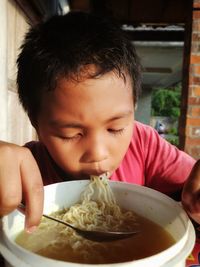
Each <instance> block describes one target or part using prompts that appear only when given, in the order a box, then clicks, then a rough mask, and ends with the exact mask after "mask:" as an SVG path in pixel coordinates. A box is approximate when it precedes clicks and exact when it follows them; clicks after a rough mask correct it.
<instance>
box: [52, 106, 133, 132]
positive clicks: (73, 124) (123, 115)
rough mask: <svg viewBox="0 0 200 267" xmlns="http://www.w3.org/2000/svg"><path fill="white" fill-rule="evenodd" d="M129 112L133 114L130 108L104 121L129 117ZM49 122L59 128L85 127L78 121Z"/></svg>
mask: <svg viewBox="0 0 200 267" xmlns="http://www.w3.org/2000/svg"><path fill="white" fill-rule="evenodd" d="M131 114H133V111H130V110H129V111H126V112H122V113H119V114H118V115H115V116H114V117H112V118H109V119H108V120H106V121H105V123H109V122H112V121H115V120H119V119H123V118H126V117H129V116H130V115H131ZM49 124H50V125H51V126H53V127H60V128H77V129H78V128H84V127H85V126H84V125H83V124H81V123H78V122H69V123H66V122H64V121H60V120H52V121H50V123H49Z"/></svg>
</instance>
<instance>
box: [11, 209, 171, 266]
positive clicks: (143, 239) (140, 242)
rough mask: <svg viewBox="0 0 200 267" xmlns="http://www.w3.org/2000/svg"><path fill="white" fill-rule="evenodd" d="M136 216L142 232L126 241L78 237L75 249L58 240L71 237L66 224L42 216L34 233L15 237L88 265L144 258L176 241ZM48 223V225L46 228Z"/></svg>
mask: <svg viewBox="0 0 200 267" xmlns="http://www.w3.org/2000/svg"><path fill="white" fill-rule="evenodd" d="M136 218H137V223H138V224H139V225H140V228H141V232H140V233H139V234H136V235H135V236H133V237H130V238H127V239H124V240H118V241H112V242H101V243H98V242H93V241H88V240H85V239H83V238H82V237H79V240H78V241H77V249H73V248H72V247H71V246H70V245H69V244H66V243H64V242H61V243H59V240H62V241H63V240H64V239H65V240H66V239H67V238H68V237H67V236H65V235H63V233H61V232H62V230H63V229H64V228H65V226H63V225H61V224H57V223H55V222H52V221H49V220H48V222H47V220H46V219H43V223H41V225H40V226H39V228H38V229H37V230H36V231H35V232H34V233H32V234H28V233H26V232H25V231H23V232H21V233H20V234H19V235H18V236H17V238H16V243H17V244H19V245H20V246H22V247H24V248H25V249H28V250H30V251H33V252H35V253H37V254H39V255H42V256H45V257H48V258H52V259H55V260H62V261H68V262H75V263H86V264H105V263H120V262H126V261H132V260H137V259H142V258H145V257H148V256H152V255H154V254H157V253H159V252H161V251H163V250H165V249H167V248H169V247H170V246H172V245H173V244H175V240H174V239H173V237H172V236H171V235H170V234H169V233H168V232H167V231H166V230H165V229H164V228H162V227H161V226H159V225H157V224H156V223H154V222H152V221H150V220H149V219H147V218H144V217H142V216H140V215H137V214H136ZM47 223H48V227H45V225H46V224H47ZM126 223H127V222H126ZM133 227H134V226H133ZM70 230H71V229H70ZM71 231H73V230H71ZM52 240H56V241H55V242H52ZM50 242H51V244H50Z"/></svg>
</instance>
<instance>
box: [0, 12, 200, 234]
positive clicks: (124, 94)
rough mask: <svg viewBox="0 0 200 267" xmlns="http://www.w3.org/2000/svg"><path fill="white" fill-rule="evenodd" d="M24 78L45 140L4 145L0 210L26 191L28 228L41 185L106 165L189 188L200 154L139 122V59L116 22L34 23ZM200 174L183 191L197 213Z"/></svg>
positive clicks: (152, 183) (120, 175)
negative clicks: (195, 155) (192, 154)
mask: <svg viewBox="0 0 200 267" xmlns="http://www.w3.org/2000/svg"><path fill="white" fill-rule="evenodd" d="M17 82H18V93H19V98H20V101H21V103H22V105H23V107H24V109H25V110H26V112H27V113H28V116H29V118H30V120H31V123H32V125H33V126H34V127H35V129H36V131H37V133H38V137H39V140H40V142H30V143H28V144H26V145H25V147H19V146H17V145H14V144H8V143H3V142H2V143H1V146H0V209H1V215H3V214H6V213H8V212H10V211H12V210H13V209H14V208H16V207H17V205H18V204H19V203H20V201H21V200H22V198H23V199H24V200H25V202H26V206H27V210H26V228H27V230H28V231H30V232H31V231H33V230H34V228H35V227H36V226H37V225H38V223H39V221H40V218H41V214H42V207H43V183H44V184H49V183H55V182H60V181H67V180H73V179H88V178H89V177H90V175H100V174H103V173H105V172H108V173H109V175H110V179H112V180H118V181H125V182H131V183H137V184H140V185H145V186H149V187H151V188H154V189H156V190H159V191H161V192H163V193H165V194H168V195H173V194H174V193H176V192H178V191H181V190H182V188H183V185H184V183H185V181H186V179H187V178H188V176H189V174H190V171H191V169H192V167H193V165H194V164H195V160H194V159H192V158H191V157H190V156H188V155H187V154H186V153H184V152H182V151H179V150H178V149H177V148H175V147H174V146H172V145H170V144H169V143H167V142H166V141H165V140H164V139H162V138H161V137H159V135H158V134H157V133H156V131H155V130H154V129H152V128H150V127H149V126H147V125H143V124H141V123H139V122H136V121H134V107H135V104H136V102H137V96H138V91H139V89H140V64H139V61H138V58H137V56H136V53H135V50H134V48H133V46H132V44H131V42H130V41H129V40H128V38H127V37H126V36H125V34H124V33H123V32H122V30H121V29H120V28H119V27H118V26H117V25H115V24H114V23H111V22H109V21H107V20H106V19H103V18H99V17H95V16H93V15H89V14H84V13H81V12H71V13H69V14H67V15H65V16H56V17H53V18H51V19H50V20H49V21H47V22H45V23H43V24H41V25H38V26H37V27H35V28H34V29H31V30H30V31H29V33H28V34H27V36H26V38H25V41H24V44H23V46H22V51H21V54H20V55H19V58H18V76H17ZM198 172H199V167H198V163H197V165H196V166H195V168H194V170H193V172H192V174H191V177H190V178H189V179H188V181H187V183H186V184H185V187H184V191H183V194H182V196H183V197H182V202H183V204H184V206H185V208H186V210H187V211H188V213H190V215H191V216H193V215H194V216H193V218H195V219H196V220H197V221H198V218H197V216H198V215H196V214H191V212H193V211H195V212H196V211H198V212H199V209H198V199H196V195H197V194H196V193H195V192H198V190H199V185H198V183H197V182H196V181H200V175H199V174H198ZM194 182H195V183H197V185H195V184H194ZM193 187H194V188H193Z"/></svg>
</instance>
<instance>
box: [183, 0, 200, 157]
mask: <svg viewBox="0 0 200 267" xmlns="http://www.w3.org/2000/svg"><path fill="white" fill-rule="evenodd" d="M191 22H192V23H191V25H188V30H187V32H188V34H187V36H186V38H187V40H186V47H185V55H184V56H185V62H184V68H183V72H184V75H183V77H184V80H183V85H184V92H183V96H182V97H183V99H185V101H183V103H182V111H183V112H182V117H181V118H180V133H181V138H180V139H181V145H182V148H183V149H184V150H185V151H186V152H187V153H189V154H190V155H191V156H193V157H194V158H196V159H198V158H200V1H199V0H194V3H193V12H192V19H191ZM190 27H191V28H190ZM188 72H189V75H188ZM184 122H185V124H184Z"/></svg>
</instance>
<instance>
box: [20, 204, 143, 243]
mask: <svg viewBox="0 0 200 267" xmlns="http://www.w3.org/2000/svg"><path fill="white" fill-rule="evenodd" d="M18 210H19V211H20V212H22V213H23V214H24V211H25V205H24V204H22V203H20V204H19V206H18ZM42 216H43V217H45V218H47V219H50V220H53V221H56V222H58V223H62V224H64V225H65V226H68V227H70V228H72V229H74V230H75V231H76V232H77V233H78V234H79V235H81V236H82V237H84V238H86V239H88V240H92V241H96V242H108V241H114V240H120V239H125V238H128V237H131V236H133V235H135V234H138V233H139V232H140V230H139V229H136V230H134V231H130V232H112V231H107V232H103V231H93V230H83V229H79V228H77V227H75V226H73V225H71V224H69V223H67V222H64V221H62V220H59V219H56V218H54V217H52V216H49V215H46V214H43V215H42Z"/></svg>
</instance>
